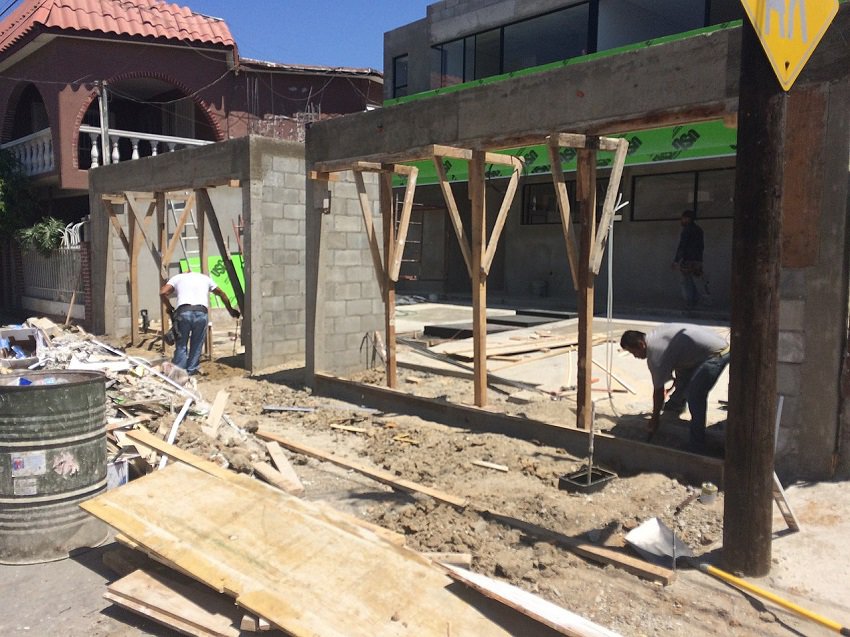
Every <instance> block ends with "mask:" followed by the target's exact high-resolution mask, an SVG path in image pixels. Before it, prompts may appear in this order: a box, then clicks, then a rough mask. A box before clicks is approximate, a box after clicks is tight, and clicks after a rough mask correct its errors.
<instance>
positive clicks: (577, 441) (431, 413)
mask: <svg viewBox="0 0 850 637" xmlns="http://www.w3.org/2000/svg"><path fill="white" fill-rule="evenodd" d="M313 391H315V392H316V393H318V394H321V395H324V396H331V397H333V398H337V399H339V400H344V401H347V402H350V403H354V404H357V405H366V406H369V407H373V408H375V409H379V410H381V411H385V412H392V413H400V414H409V415H414V416H418V417H419V418H423V419H425V420H430V421H433V422H438V423H441V424H443V425H447V426H450V427H461V428H465V429H474V430H476V431H487V432H491V433H498V434H502V435H505V436H510V437H512V438H519V439H522V440H536V441H538V442H541V443H543V444H546V445H551V446H553V447H559V448H561V449H565V450H566V451H567V452H568V453H569V454H571V455H573V456H575V457H577V458H585V457H587V444H588V432H587V431H585V430H582V429H577V428H575V427H567V426H564V425H553V424H549V423H545V422H541V421H538V420H531V419H529V418H520V417H517V416H509V415H507V414H499V413H494V412H492V411H489V410H486V409H479V408H477V407H468V406H466V405H457V404H453V403H447V402H444V401H441V400H434V399H432V398H423V397H421V396H414V395H412V394H406V393H404V392H400V391H398V390H394V389H388V388H386V387H376V386H374V385H363V384H361V383H355V382H354V381H349V380H345V379H342V378H337V377H335V376H329V375H326V374H315V375H314V377H313ZM593 457H594V463H596V462H598V463H599V464H601V465H604V466H606V467H611V468H613V469H615V470H616V471H618V472H620V473H629V474H635V473H642V472H647V471H650V472H659V473H663V474H665V475H668V476H670V477H675V478H681V479H683V480H685V481H687V482H689V483H690V484H694V485H698V484H701V483H702V482H705V481H706V480H709V481H711V482H714V483H715V484H717V485H720V486H721V488H722V485H723V460H722V459H719V458H709V457H707V456H698V455H694V454H691V453H686V452H684V451H678V450H676V449H668V448H666V447H658V446H656V445H650V444H646V443H643V442H638V441H636V440H628V439H625V438H616V437H614V436H611V435H609V434H605V433H596V434H594V437H593Z"/></svg>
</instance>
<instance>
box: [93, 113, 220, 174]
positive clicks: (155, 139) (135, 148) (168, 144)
mask: <svg viewBox="0 0 850 637" xmlns="http://www.w3.org/2000/svg"><path fill="white" fill-rule="evenodd" d="M80 133H81V134H85V135H88V136H89V139H90V140H91V153H90V159H91V162H90V164H89V168H97V167H98V166H100V165H101V164H102V162H101V160H100V136H101V130H100V128H98V127H97V126H89V125H87V124H83V125H82V126H80ZM122 140H127V141H129V142H130V148H131V151H130V156H129V157H126V156H124V157H122V153H121V150H120V148H119V145H118V144H119V142H121V141H122ZM212 143H213V142H211V141H209V140H206V139H190V138H188V137H171V136H169V135H155V134H152V133H138V132H134V131H127V130H116V129H114V128H110V129H109V147H110V155H109V158H110V160H111V163H113V164H117V163H118V162H120V161H122V160H123V161H127V160H128V159H129V160H132V159H138V158H139V157H152V156H155V155H158V154H159V152H160V151H161V150H162V151H165V152H169V153H170V152H173V151H175V150H177V149H179V148H187V147H189V146H205V145H206V144H212ZM80 168H84V167H83V166H80Z"/></svg>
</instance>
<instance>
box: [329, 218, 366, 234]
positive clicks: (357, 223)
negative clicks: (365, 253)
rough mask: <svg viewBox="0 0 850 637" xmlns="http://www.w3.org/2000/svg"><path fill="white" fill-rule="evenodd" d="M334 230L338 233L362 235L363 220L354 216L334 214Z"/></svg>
mask: <svg viewBox="0 0 850 637" xmlns="http://www.w3.org/2000/svg"><path fill="white" fill-rule="evenodd" d="M331 216H332V217H333V229H334V230H335V231H336V232H351V233H358V234H359V233H362V232H363V231H364V230H363V220H362V219H360V217H355V216H354V215H342V214H333V215H331Z"/></svg>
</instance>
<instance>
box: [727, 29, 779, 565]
mask: <svg viewBox="0 0 850 637" xmlns="http://www.w3.org/2000/svg"><path fill="white" fill-rule="evenodd" d="M740 87H741V88H740V96H739V101H738V160H737V168H736V177H735V216H734V222H733V228H732V266H733V267H732V287H731V292H732V294H731V296H732V312H731V318H732V321H731V322H732V336H731V343H730V344H731V348H732V352H733V354H732V358H731V361H730V367H729V421H728V425H727V428H726V459H725V466H724V482H725V485H724V486H725V490H726V495H725V500H724V510H723V555H722V563H723V565H724V566H723V568H724V569H726V570H727V571H732V572H741V573H743V574H745V575H750V576H755V577H759V576H762V575H767V574H768V573H769V572H770V556H771V546H770V545H771V537H772V518H773V451H774V449H773V447H774V430H775V426H774V420H775V418H776V356H777V333H778V318H777V317H778V316H779V292H778V290H779V271H780V236H781V225H782V223H781V219H782V205H781V204H782V182H783V172H782V171H783V162H784V150H785V149H784V125H785V107H786V96H785V94H784V93H783V91H782V89H781V87H780V85H779V83H778V81H777V79H776V77H775V76H774V73H773V70H772V69H771V67H770V64H769V63H768V61H767V58H766V57H765V54H764V51H763V50H762V47H761V44H760V43H759V40H758V36H757V35H756V33H755V30H754V29H753V27H752V25H751V24H750V22H749V21H748V20H744V24H743V26H742V28H741V80H740Z"/></svg>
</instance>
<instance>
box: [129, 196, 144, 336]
mask: <svg viewBox="0 0 850 637" xmlns="http://www.w3.org/2000/svg"><path fill="white" fill-rule="evenodd" d="M124 206H125V208H124V210H125V212H126V214H127V223H128V224H129V229H130V344H131V345H138V344H139V253H140V252H141V251H142V243H143V241H144V239H143V237H142V229H141V227H140V225H139V222H138V220H137V219H136V215H134V214H133V212H132V211H131V210H129V207H130V204H129V203H125V204H124Z"/></svg>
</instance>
